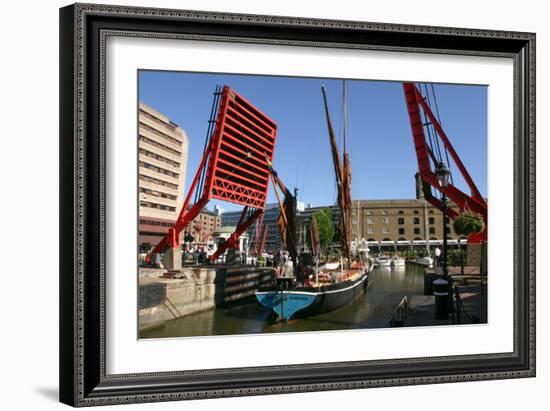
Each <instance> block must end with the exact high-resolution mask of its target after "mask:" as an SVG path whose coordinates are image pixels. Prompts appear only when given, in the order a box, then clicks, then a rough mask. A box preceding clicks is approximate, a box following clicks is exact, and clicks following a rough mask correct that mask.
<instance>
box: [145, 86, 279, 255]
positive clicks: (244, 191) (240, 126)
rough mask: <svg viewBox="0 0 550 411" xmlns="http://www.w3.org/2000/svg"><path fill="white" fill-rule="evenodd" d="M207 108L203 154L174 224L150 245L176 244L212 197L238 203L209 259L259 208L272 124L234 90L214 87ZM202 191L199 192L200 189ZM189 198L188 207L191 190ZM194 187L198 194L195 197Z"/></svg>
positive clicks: (264, 187)
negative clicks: (229, 230) (229, 228)
mask: <svg viewBox="0 0 550 411" xmlns="http://www.w3.org/2000/svg"><path fill="white" fill-rule="evenodd" d="M214 95H215V99H214V103H213V105H212V113H215V112H217V114H216V119H215V121H214V120H213V118H212V115H211V120H210V123H211V125H212V124H214V128H213V132H212V133H210V134H208V135H207V143H206V145H205V150H204V154H203V157H202V160H201V163H200V165H199V168H198V170H197V172H196V174H195V177H194V179H193V182H192V184H191V187H190V189H189V193H188V194H187V197H186V199H185V202H184V204H183V207H182V209H181V211H180V214H179V216H178V219H177V220H176V223H175V224H174V227H172V228H170V229H169V231H168V233H167V234H166V237H164V238H163V239H162V240H161V241H160V242H159V244H157V246H156V247H155V248H154V249H153V251H152V253H153V254H155V253H161V252H164V251H165V250H166V249H167V248H168V247H177V246H179V237H180V233H181V232H182V230H183V229H184V228H185V227H186V226H187V225H188V224H189V223H190V222H191V221H193V219H194V218H195V217H196V216H197V215H198V214H199V213H200V212H201V210H202V209H203V208H204V207H205V206H206V204H207V203H208V201H209V200H210V199H212V198H216V199H219V200H223V201H228V202H231V203H236V204H240V205H243V206H244V210H243V214H242V216H241V219H240V221H239V224H238V225H237V228H236V230H235V232H234V233H233V235H232V236H231V237H230V238H229V239H228V240H227V241H226V242H225V243H224V244H222V246H220V247H218V250H217V252H216V253H215V254H214V255H213V256H212V257H211V258H212V259H213V260H215V259H217V258H218V256H219V255H220V254H221V253H223V252H224V251H225V250H226V249H227V248H229V247H234V246H235V244H236V243H237V241H238V238H239V237H240V235H241V234H242V233H243V232H244V231H245V230H246V229H247V228H248V227H249V226H250V225H251V224H252V223H253V222H254V221H255V220H256V219H257V218H258V217H259V216H260V215H262V213H263V210H264V208H265V202H266V197H267V189H268V184H269V165H268V164H269V162H271V161H272V160H273V154H274V150H275V141H276V137H277V125H276V123H275V122H274V121H273V120H272V119H270V118H269V117H268V116H267V115H265V114H264V113H262V112H261V111H260V110H259V109H258V108H256V107H255V106H254V105H253V104H252V103H250V102H249V101H247V100H246V99H245V98H244V97H242V96H241V95H239V94H238V93H237V92H236V91H235V90H233V89H231V88H230V87H228V86H224V87H223V89H222V90H216V92H215V93H214ZM201 192H202V193H201ZM193 193H195V203H194V204H193V206H192V207H188V206H189V203H190V200H191V196H192V194H193ZM199 193H201V194H200V197H199V195H198V194H199Z"/></svg>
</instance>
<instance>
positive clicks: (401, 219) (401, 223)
mask: <svg viewBox="0 0 550 411" xmlns="http://www.w3.org/2000/svg"><path fill="white" fill-rule="evenodd" d="M397 224H400V225H403V224H405V219H404V218H398V219H397Z"/></svg>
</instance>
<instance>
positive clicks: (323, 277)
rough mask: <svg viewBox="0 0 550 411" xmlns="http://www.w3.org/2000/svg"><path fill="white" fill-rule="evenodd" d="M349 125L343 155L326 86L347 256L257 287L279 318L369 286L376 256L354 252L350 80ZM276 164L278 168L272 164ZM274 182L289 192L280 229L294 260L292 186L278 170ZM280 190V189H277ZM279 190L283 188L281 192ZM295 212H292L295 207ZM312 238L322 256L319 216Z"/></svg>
mask: <svg viewBox="0 0 550 411" xmlns="http://www.w3.org/2000/svg"><path fill="white" fill-rule="evenodd" d="M343 90H344V127H343V137H344V138H343V142H344V149H343V156H342V157H340V152H339V150H338V145H337V143H336V138H335V135H334V130H333V127H332V122H331V119H330V115H329V111H328V104H327V98H326V90H325V87H324V86H323V87H322V93H323V101H324V107H325V115H326V120H327V128H328V133H329V140H330V146H331V152H332V159H333V166H334V171H335V177H336V185H337V188H338V200H337V202H338V207H339V209H340V222H339V227H338V229H339V234H340V239H341V257H340V261H339V262H331V263H327V264H325V265H324V266H321V267H316V268H315V269H314V270H313V273H312V274H311V275H309V277H308V278H306V280H305V281H303V284H302V285H295V284H294V282H293V281H290V282H289V281H288V280H287V279H284V278H279V279H278V281H277V282H276V284H273V285H272V286H270V287H269V288H268V289H261V290H259V291H257V292H256V298H257V300H258V302H259V303H260V304H262V305H263V306H265V307H267V308H269V309H271V310H272V311H273V312H274V313H275V314H276V315H277V318H278V319H279V320H284V321H288V320H289V319H291V318H292V317H296V316H300V317H307V316H313V315H319V314H324V313H327V312H331V311H334V310H337V309H338V308H341V307H343V306H345V305H347V304H349V303H351V302H353V301H354V300H355V299H356V298H358V297H360V296H361V295H363V294H364V293H365V292H366V290H367V280H368V275H369V271H370V270H371V269H372V266H373V265H372V264H371V263H370V261H368V260H367V261H363V260H362V259H361V256H360V255H358V256H355V258H352V255H351V204H352V202H351V167H350V161H349V155H348V153H347V151H346V132H345V129H346V128H345V123H346V105H345V102H346V84H345V82H344V87H343ZM271 170H272V169H271ZM272 179H273V183H274V184H273V185H274V186H275V185H276V184H275V183H277V185H279V187H280V188H281V190H282V191H283V192H285V202H284V204H282V203H281V202H280V201H279V203H280V205H281V216H280V224H279V229H280V232H281V238H282V240H283V243H284V244H285V246H286V248H287V249H288V250H289V252H290V255H291V257H292V259H293V262H294V264H296V261H297V252H296V244H295V241H294V239H295V238H296V231H295V226H294V221H293V211H294V209H293V208H292V206H291V205H292V204H295V202H294V201H293V198H292V197H291V194H290V191H289V190H288V189H287V188H286V187H285V186H284V185H283V184H282V182H281V180H280V179H279V178H278V176H277V175H276V173H275V172H273V170H272ZM276 192H277V191H276ZM277 195H278V194H277ZM289 212H290V213H289ZM310 234H311V235H310V239H311V246H312V254H313V255H315V256H316V258H317V259H318V258H319V257H320V246H319V240H318V239H319V235H318V231H317V223H316V219H315V217H312V219H311V224H310Z"/></svg>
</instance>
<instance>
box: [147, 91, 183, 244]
mask: <svg viewBox="0 0 550 411" xmlns="http://www.w3.org/2000/svg"><path fill="white" fill-rule="evenodd" d="M138 138H139V144H138V149H139V154H138V155H139V167H138V174H139V182H138V185H139V239H138V244H139V246H140V249H141V251H148V250H149V249H150V248H152V247H154V246H155V245H156V244H157V243H158V242H159V241H160V240H161V239H162V237H163V236H164V235H165V234H166V232H167V231H168V228H169V227H171V226H172V224H173V223H174V222H175V220H176V218H177V215H178V213H179V210H180V209H181V207H182V205H183V201H184V197H183V196H184V193H185V177H186V171H187V156H188V150H189V140H188V138H187V135H186V133H185V131H184V130H183V129H182V128H181V127H179V126H178V125H177V124H175V123H173V122H172V121H170V119H169V118H168V117H166V116H165V115H164V114H162V113H159V112H158V111H156V110H155V109H153V108H152V107H150V106H148V105H146V104H144V103H142V102H140V103H139V137H138Z"/></svg>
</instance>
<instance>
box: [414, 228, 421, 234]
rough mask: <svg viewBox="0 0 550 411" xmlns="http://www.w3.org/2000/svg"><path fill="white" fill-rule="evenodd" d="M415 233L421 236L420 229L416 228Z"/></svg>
mask: <svg viewBox="0 0 550 411" xmlns="http://www.w3.org/2000/svg"><path fill="white" fill-rule="evenodd" d="M414 233H415V234H416V235H418V234H420V228H418V227H415V228H414Z"/></svg>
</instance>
